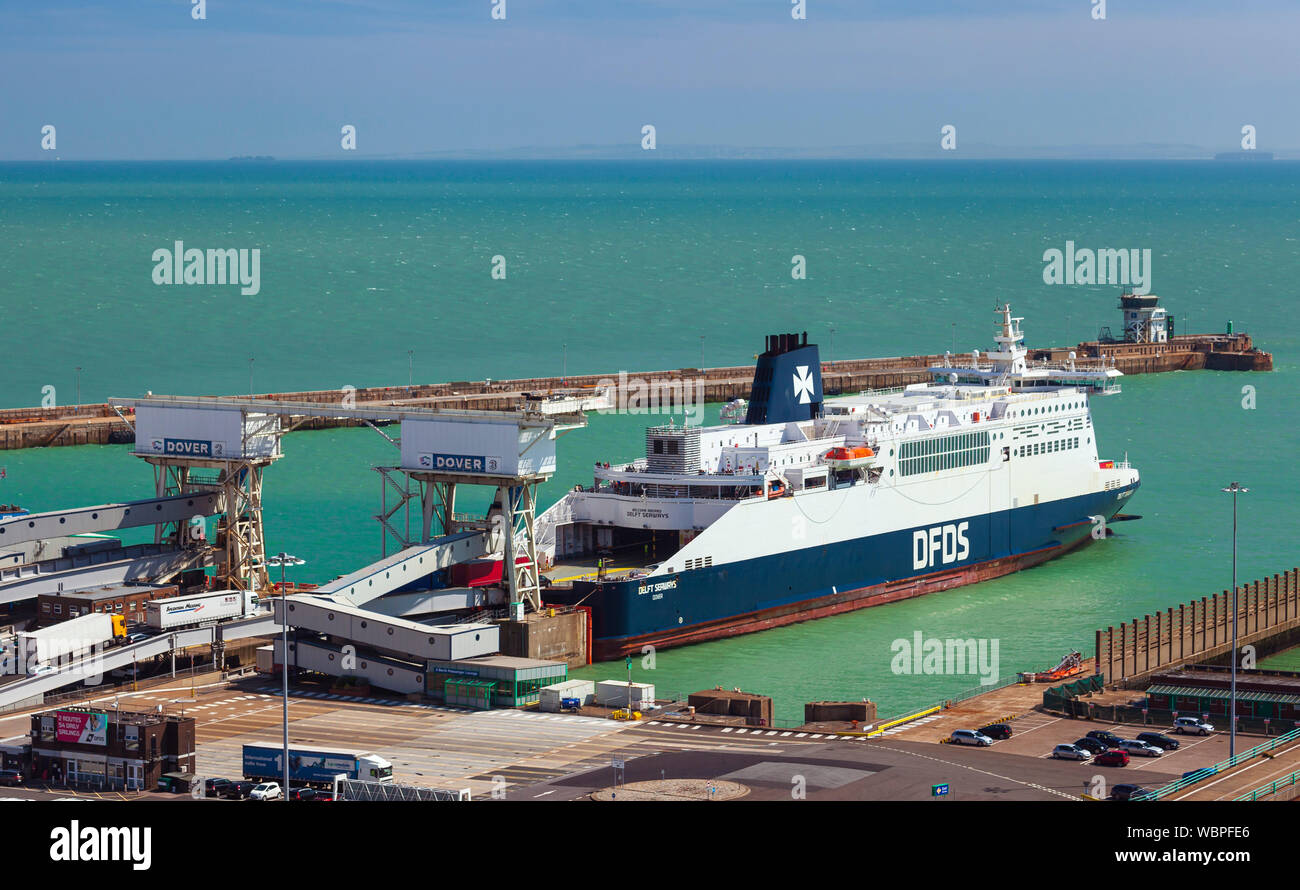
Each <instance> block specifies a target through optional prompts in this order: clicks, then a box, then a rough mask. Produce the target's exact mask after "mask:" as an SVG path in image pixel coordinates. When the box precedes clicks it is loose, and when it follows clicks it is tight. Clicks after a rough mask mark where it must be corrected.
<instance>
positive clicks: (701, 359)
mask: <svg viewBox="0 0 1300 890" xmlns="http://www.w3.org/2000/svg"><path fill="white" fill-rule="evenodd" d="M700 370H701V371H703V370H704V335H703V334H700Z"/></svg>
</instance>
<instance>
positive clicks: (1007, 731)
mask: <svg viewBox="0 0 1300 890" xmlns="http://www.w3.org/2000/svg"><path fill="white" fill-rule="evenodd" d="M979 732H981V733H983V734H984V735H986V736H988V737H989V738H991V739H998V740H999V741H1000V740H1002V739H1009V738H1011V727H1010V726H1007V725H1006V724H1005V723H993V724H990V725H989V726H985V727H983V728H981V729H980V730H979Z"/></svg>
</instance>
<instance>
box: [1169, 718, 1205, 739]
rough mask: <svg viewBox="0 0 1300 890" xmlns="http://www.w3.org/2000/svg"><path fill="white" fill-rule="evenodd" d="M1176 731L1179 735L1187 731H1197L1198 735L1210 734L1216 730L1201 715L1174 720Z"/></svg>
mask: <svg viewBox="0 0 1300 890" xmlns="http://www.w3.org/2000/svg"><path fill="white" fill-rule="evenodd" d="M1174 732H1176V733H1178V734H1179V735H1185V734H1187V733H1196V734H1197V735H1209V734H1210V733H1212V732H1214V727H1213V726H1212V725H1211V724H1209V723H1206V722H1205V721H1204V720H1202V719H1201V718H1200V717H1179V718H1178V719H1177V720H1175V721H1174Z"/></svg>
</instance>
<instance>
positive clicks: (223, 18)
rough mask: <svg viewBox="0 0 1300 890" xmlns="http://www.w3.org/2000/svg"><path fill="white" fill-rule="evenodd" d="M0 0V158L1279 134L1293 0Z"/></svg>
mask: <svg viewBox="0 0 1300 890" xmlns="http://www.w3.org/2000/svg"><path fill="white" fill-rule="evenodd" d="M493 2H494V0H454V2H452V0H423V2H414V0H411V2H408V0H311V2H298V0H274V2H270V0H266V2H246V0H208V2H207V19H206V20H205V21H195V20H193V19H192V18H191V15H190V9H191V3H190V2H189V0H118V2H69V0H42V2H40V3H25V2H24V3H19V2H15V0H0V159H6V160H22V159H36V158H40V157H42V156H43V153H42V152H41V151H40V148H39V141H40V129H41V127H42V125H44V124H47V123H48V124H54V125H55V126H56V127H57V128H58V154H59V155H60V156H61V157H63V158H66V159H77V158H224V157H227V156H229V155H233V154H274V155H276V156H280V157H338V156H341V155H342V152H341V150H340V148H339V135H338V134H339V128H340V127H341V126H342V125H343V124H345V123H350V124H354V125H355V126H356V127H357V128H358V152H357V154H359V155H409V154H413V153H419V152H445V151H502V150H509V149H513V148H516V147H521V146H543V147H565V146H574V145H584V144H594V145H616V144H624V143H626V144H628V145H630V146H635V144H636V142H637V141H638V139H639V135H640V128H641V126H642V124H645V123H653V124H654V125H655V126H656V127H657V130H658V138H659V144H660V147H661V148H664V147H667V146H673V145H726V146H789V147H792V148H802V149H810V148H817V147H833V146H849V145H879V144H897V143H907V144H917V145H937V142H938V131H939V128H940V127H941V126H942V125H944V124H948V123H951V124H954V125H956V126H957V127H958V148H959V150H960V149H961V147H962V146H963V145H969V146H974V145H977V144H981V143H983V144H991V145H1001V146H1021V147H1025V146H1030V147H1032V146H1052V145H1079V144H1082V145H1115V144H1141V143H1169V144H1180V143H1187V144H1194V145H1200V146H1206V147H1209V148H1212V149H1215V150H1228V149H1235V148H1237V147H1238V142H1239V139H1240V135H1239V134H1240V129H1241V126H1242V125H1243V124H1246V123H1249V124H1253V125H1254V126H1256V127H1257V129H1258V134H1259V137H1258V138H1259V147H1260V148H1261V149H1274V150H1286V149H1295V148H1300V114H1297V113H1296V107H1297V106H1296V102H1295V96H1296V95H1297V93H1298V92H1300V91H1298V90H1297V74H1296V65H1295V59H1296V58H1297V55H1298V54H1297V43H1300V7H1297V6H1295V5H1294V4H1291V3H1283V2H1255V3H1252V2H1243V3H1215V2H1205V0H1191V2H1187V0H1183V2H1172V0H1170V2H1164V0H1148V2H1141V0H1108V2H1107V18H1106V20H1105V21H1094V20H1093V19H1092V16H1091V8H1092V0H1040V2H1028V0H1025V2H1019V0H1009V2H950V3H942V2H936V0H921V2H914V3H906V2H892V3H886V2H849V0H807V14H808V17H807V20H806V21H794V20H793V19H792V18H791V17H790V12H789V10H790V8H791V4H790V2H789V0H697V2H686V0H608V2H597V0H506V9H507V18H506V20H505V21H494V20H493V19H492V18H491V14H490V13H491V9H492V5H493Z"/></svg>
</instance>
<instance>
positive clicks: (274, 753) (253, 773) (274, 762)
mask: <svg viewBox="0 0 1300 890" xmlns="http://www.w3.org/2000/svg"><path fill="white" fill-rule="evenodd" d="M338 775H343V776H345V777H347V778H349V779H354V780H360V781H364V782H391V781H393V765H392V764H391V763H389V762H388V761H387V760H385V759H384V758H382V757H380V756H379V755H377V754H371V753H369V752H366V751H356V750H347V749H339V748H316V747H311V746H304V745H292V746H290V748H289V782H290V783H291V784H294V785H313V786H317V787H322V788H325V787H329V786H330V785H332V784H333V783H334V777H335V776H338ZM244 778H245V779H249V780H252V781H261V782H283V781H284V746H283V745H277V744H275V743H272V742H267V743H264V744H257V745H245V746H244Z"/></svg>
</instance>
